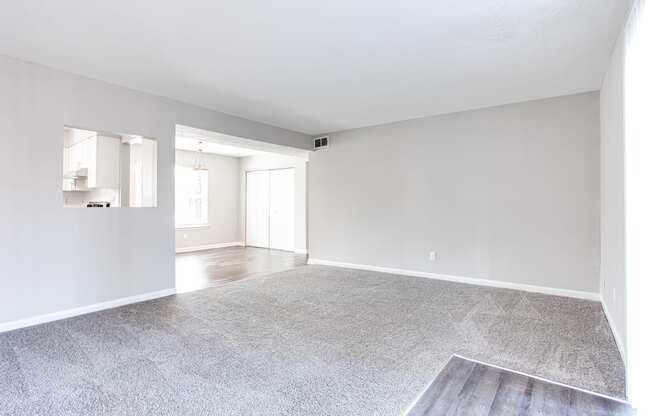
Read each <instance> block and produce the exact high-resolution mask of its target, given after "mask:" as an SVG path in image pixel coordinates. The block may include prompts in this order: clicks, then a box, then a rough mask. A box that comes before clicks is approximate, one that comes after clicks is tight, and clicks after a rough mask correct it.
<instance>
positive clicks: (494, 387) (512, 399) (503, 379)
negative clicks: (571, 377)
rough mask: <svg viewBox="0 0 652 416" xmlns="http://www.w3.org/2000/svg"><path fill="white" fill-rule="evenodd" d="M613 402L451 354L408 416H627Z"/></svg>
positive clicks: (626, 408)
mask: <svg viewBox="0 0 652 416" xmlns="http://www.w3.org/2000/svg"><path fill="white" fill-rule="evenodd" d="M634 414H635V413H634V412H633V411H632V409H631V407H630V406H629V405H627V404H625V403H622V402H620V401H617V400H612V399H608V398H606V397H604V396H599V395H594V394H589V393H586V392H584V391H581V390H577V389H573V388H570V387H566V386H562V385H559V384H554V383H550V382H547V381H543V380H541V379H537V378H533V377H528V376H525V375H522V374H519V373H514V372H511V371H507V370H503V369H500V368H497V367H492V366H488V365H485V364H481V363H478V362H475V361H471V360H466V359H464V358H461V357H458V356H453V357H452V358H451V359H450V361H449V362H448V364H447V365H446V367H444V369H443V370H442V371H441V373H439V375H438V376H437V378H436V379H435V380H434V381H433V383H432V384H431V385H430V386H429V387H428V389H427V390H426V391H425V392H424V393H423V395H422V396H421V397H420V398H419V400H418V401H417V403H416V404H415V406H414V407H413V408H412V409H411V411H410V413H409V414H408V416H444V415H445V416H468V415H475V416H490V415H491V416H493V415H496V416H512V415H513V416H531V415H532V416H533V415H546V416H561V415H577V416H579V415H591V416H631V415H634Z"/></svg>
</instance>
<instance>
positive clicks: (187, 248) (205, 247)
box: [176, 241, 245, 253]
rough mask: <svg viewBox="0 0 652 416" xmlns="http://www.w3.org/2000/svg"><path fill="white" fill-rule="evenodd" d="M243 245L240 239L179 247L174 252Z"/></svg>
mask: <svg viewBox="0 0 652 416" xmlns="http://www.w3.org/2000/svg"><path fill="white" fill-rule="evenodd" d="M244 245H245V243H244V242H242V241H235V242H232V243H217V244H206V245H203V246H192V247H179V248H177V249H176V252H177V253H190V252H191V251H202V250H212V249H214V248H225V247H243V246H244Z"/></svg>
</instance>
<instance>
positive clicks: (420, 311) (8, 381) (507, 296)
mask: <svg viewBox="0 0 652 416" xmlns="http://www.w3.org/2000/svg"><path fill="white" fill-rule="evenodd" d="M453 353H459V354H461V355H465V356H468V357H470V358H476V359H480V360H483V361H486V362H490V363H493V364H497V365H501V366H504V367H507V368H511V369H514V370H519V371H523V372H527V373H532V374H535V375H538V376H543V377H547V378H550V379H553V380H556V381H560V382H564V383H568V384H571V385H574V386H579V387H583V388H586V389H590V390H595V391H597V392H600V393H606V394H609V395H614V396H622V395H623V390H624V382H623V375H624V371H623V365H622V362H621V359H620V357H619V354H618V351H617V349H616V346H615V345H614V341H613V338H612V335H611V332H610V330H609V327H608V325H607V322H606V320H605V317H604V314H603V312H602V310H601V307H600V304H598V303H594V302H587V301H580V300H573V299H568V298H562V297H553V296H546V295H539V294H531V293H524V292H517V291H510V290H502V289H490V288H485V287H477V286H470V285H462V284H456V283H448V282H441V281H436V280H428V279H422V278H410V277H404V276H392V275H388V274H380V273H374V272H363V271H354V270H345V269H336V268H329V267H323V266H303V267H299V268H297V269H294V270H291V271H286V272H281V273H276V274H273V275H269V276H265V277H259V278H252V279H249V280H242V281H239V282H234V283H231V284H228V285H226V286H222V287H218V288H210V289H205V290H201V291H197V292H191V293H185V294H182V295H176V296H171V297H167V298H163V299H158V300H155V301H150V302H144V303H140V304H136V305H131V306H126V307H122V308H117V309H112V310H108V311H104V312H99V313H95V314H91V315H86V316H81V317H77V318H72V319H68V320H65V321H59V322H54V323H50V324H45V325H41V326H37V327H33V328H27V329H23V330H18V331H13V332H9V333H5V334H0V414H2V415H30V416H34V415H194V416H197V415H230V414H234V415H261V414H266V415H272V414H274V415H400V414H402V413H403V412H404V411H405V410H406V409H407V408H408V407H409V406H410V404H411V403H412V402H413V401H414V400H415V399H416V398H417V397H418V396H419V394H420V393H421V392H422V391H423V389H424V388H426V386H428V385H429V384H430V382H431V381H432V379H433V378H434V377H435V376H436V374H437V372H438V371H439V370H440V369H442V368H443V367H444V365H445V364H446V362H447V361H448V359H449V358H450V355H451V354H453Z"/></svg>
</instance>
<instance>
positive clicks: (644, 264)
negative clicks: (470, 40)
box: [624, 0, 652, 415]
mask: <svg viewBox="0 0 652 416" xmlns="http://www.w3.org/2000/svg"><path fill="white" fill-rule="evenodd" d="M645 3H646V2H645V1H642V0H641V1H639V2H638V3H637V4H635V6H634V9H633V11H632V15H631V18H630V21H629V22H628V26H627V29H626V40H627V43H626V49H625V77H624V78H625V79H624V82H625V85H624V91H625V93H624V96H625V111H624V116H625V123H624V124H625V221H626V250H627V258H626V264H627V266H626V276H627V280H626V284H627V372H628V377H627V379H628V394H629V397H630V398H631V400H632V402H633V404H634V406H635V407H637V408H638V411H639V414H641V415H643V414H652V400H651V399H650V392H649V390H650V372H652V359H651V358H650V351H652V338H651V335H650V330H649V327H650V323H649V321H650V317H651V316H652V308H651V306H650V305H651V302H650V293H652V284H651V282H652V262H650V250H651V249H650V247H652V11H651V9H650V4H649V2H648V4H647V5H646V4H645Z"/></svg>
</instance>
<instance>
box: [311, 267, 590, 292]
mask: <svg viewBox="0 0 652 416" xmlns="http://www.w3.org/2000/svg"><path fill="white" fill-rule="evenodd" d="M308 264H320V265H324V266H335V267H344V268H347V269H358V270H370V271H374V272H380V273H390V274H399V275H403V276H416V277H425V278H428V279H437V280H446V281H449V282H458V283H467V284H471V285H479V286H490V287H498V288H502V289H514V290H523V291H525V292H535V293H544V294H546V295H555V296H565V297H569V298H577V299H586V300H592V301H596V302H599V301H600V294H599V293H593V292H583V291H579V290H568V289H557V288H554V287H546V286H534V285H526V284H521V283H512V282H503V281H499V280H488V279H478V278H475V277H464V276H452V275H448V274H439V273H431V272H422V271H418V270H406V269H394V268H390V267H380V266H370V265H366V264H355V263H343V262H339V261H332V260H322V259H313V258H309V259H308Z"/></svg>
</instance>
